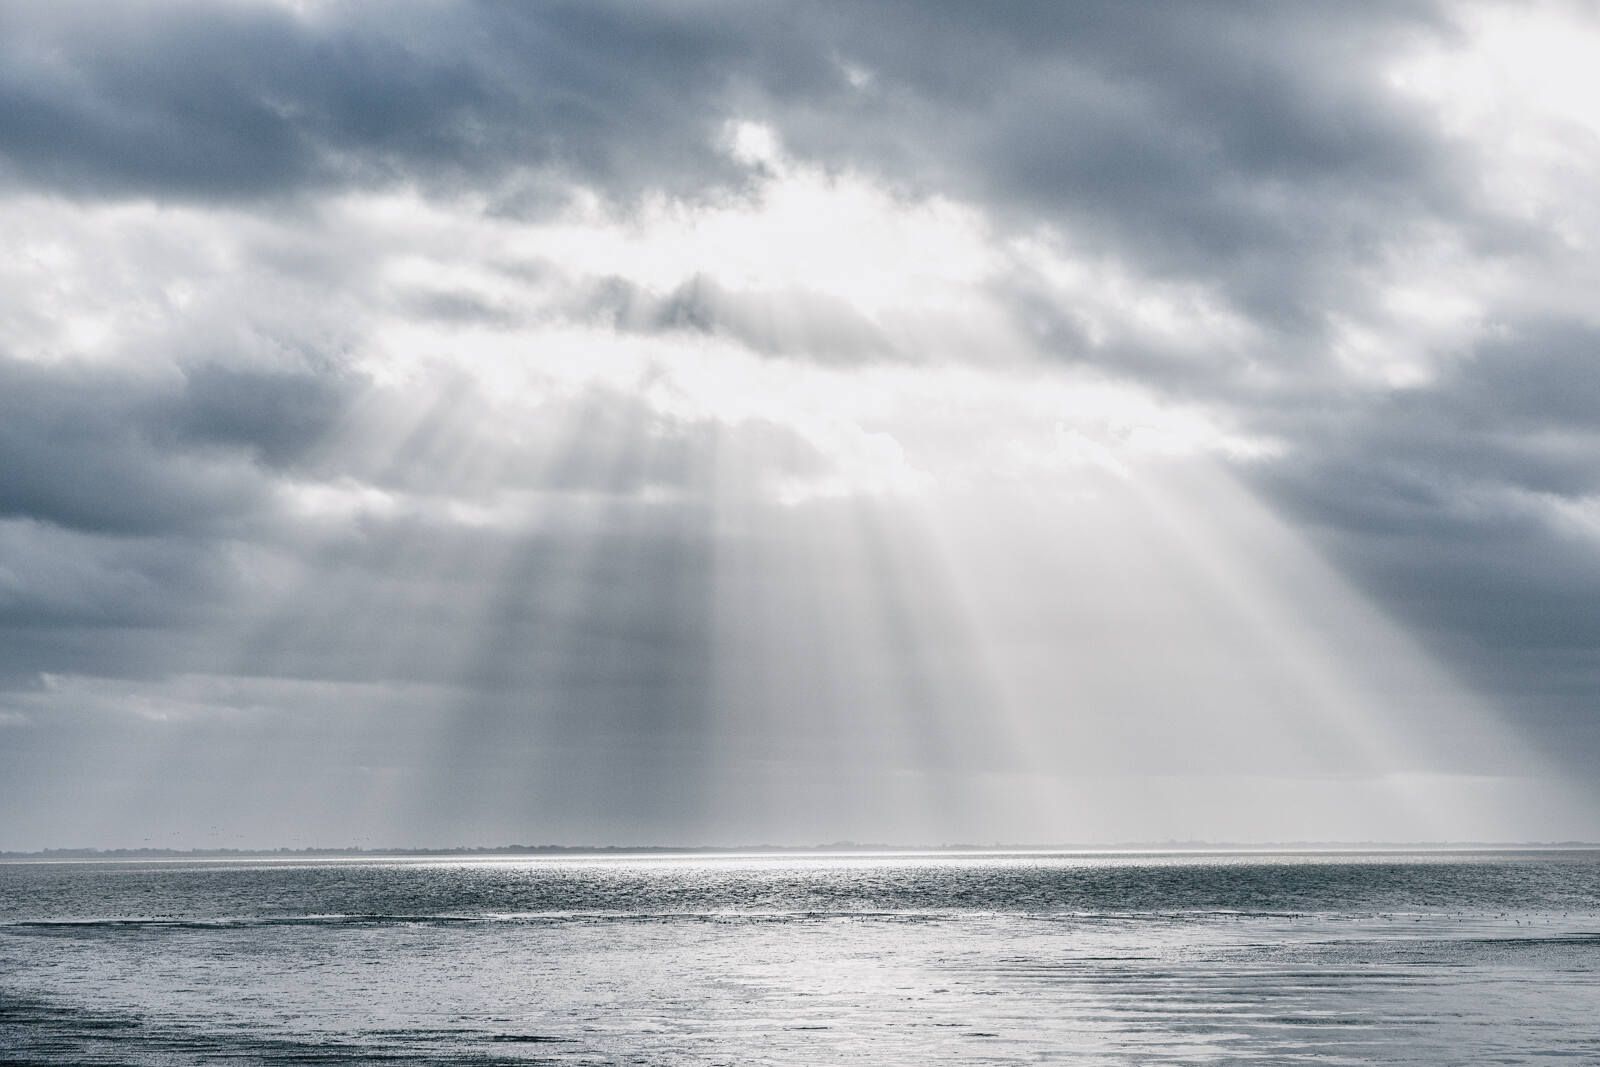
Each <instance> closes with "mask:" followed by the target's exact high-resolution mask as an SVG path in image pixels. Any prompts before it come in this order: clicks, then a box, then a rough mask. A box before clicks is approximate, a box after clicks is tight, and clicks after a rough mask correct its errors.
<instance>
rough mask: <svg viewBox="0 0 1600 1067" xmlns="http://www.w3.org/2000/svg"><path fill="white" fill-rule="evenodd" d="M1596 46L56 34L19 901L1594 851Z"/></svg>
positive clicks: (476, 7) (839, 11)
mask: <svg viewBox="0 0 1600 1067" xmlns="http://www.w3.org/2000/svg"><path fill="white" fill-rule="evenodd" d="M1597 55H1600V13H1597V10H1596V9H1595V8H1594V7H1593V6H1589V5H1564V4H1537V3H1535V4H1492V3H1491V4H1477V3H1449V4H1442V5H1434V4H1426V3H1416V4H1412V3H1393V4H1386V5H1362V6H1359V7H1352V6H1346V5H1329V4H1321V3H1273V4H1256V3H1243V2H1241V3H1207V2H1183V3H1170V4H1169V3H1161V2H1151V3H1144V4H1137V5H1133V4H1123V3H1106V4H1098V3H1074V4H1056V3H1037V4H1035V3H1018V4H1007V5H998V6H996V5H983V4H970V3H949V4H941V3H918V4H905V3H898V2H894V0H882V2H878V3H869V4H855V3H826V2H825V3H818V4H806V5H779V4H775V3H765V2H760V0H758V2H754V3H751V2H737V3H735V2H715V0H690V2H685V3H674V4H664V3H650V2H647V3H626V4H625V3H610V2H607V0H598V2H596V0H584V2H581V3H579V2H571V3H567V2H561V0H556V2H551V3H542V4H537V5H516V4H499V3H472V2H465V0H463V2H446V0H396V2H394V3H386V4H383V5H366V4H354V3H342V2H338V0H326V2H324V0H298V2H268V0H241V2H219V3H209V4H198V3H188V2H171V3H151V2H135V3H128V4H117V5H109V6H108V5H103V4H89V3H79V2H75V0H61V2H53V3H50V4H26V3H20V2H18V3H0V234H3V235H4V239H3V240H0V848H10V849H31V848H40V847H74V846H97V847H118V846H122V847H139V846H158V847H277V846H308V845H318V846H342V845H360V846H364V847H382V846H385V845H404V846H422V845H469V844H482V845H498V844H506V843H515V842H520V843H567V844H579V843H595V844H739V843H744V844H751V843H774V844H814V843H822V842H833V841H841V840H853V841H861V842H883V843H898V844H941V843H995V842H1007V843H1037V844H1044V843H1110V842H1120V841H1144V842H1158V841H1168V840H1212V841H1259V842H1268V841H1308V840H1316V841H1363V840H1390V841H1415V840H1480V841H1481V840H1527V841H1532V840H1562V839H1580V838H1582V839H1589V840H1596V839H1600V791H1597V786H1596V783H1595V780H1594V779H1595V776H1594V774H1593V768H1594V767H1595V766H1597V765H1600V707H1597V703H1600V696H1597V694H1600V610H1596V605H1597V604H1600V304H1596V302H1595V300H1594V298H1593V294H1594V293H1595V292H1596V291H1597V290H1600V201H1597V200H1596V198H1595V197H1594V196H1593V189H1594V188H1595V187H1596V182H1597V179H1600V74H1597V73H1596V71H1597V70H1600V65H1597V64H1596V62H1595V57H1596V56H1597Z"/></svg>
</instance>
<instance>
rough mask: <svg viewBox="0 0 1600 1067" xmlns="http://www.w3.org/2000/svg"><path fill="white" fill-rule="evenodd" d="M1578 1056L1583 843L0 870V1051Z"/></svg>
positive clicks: (1513, 1059)
mask: <svg viewBox="0 0 1600 1067" xmlns="http://www.w3.org/2000/svg"><path fill="white" fill-rule="evenodd" d="M1559 1058H1566V1059H1567V1060H1568V1061H1569V1062H1574V1061H1575V1062H1579V1063H1600V853H1595V852H1520V853H1453V854H1442V853H1423V854H1416V855H1395V854H1374V855H1349V854H1282V855H1259V854H1256V855H1215V854H1206V855H1115V856H1089V855H1006V856H1000V855H961V856H958V855H932V856H903V855H902V856H850V857H815V856H808V857H804V858H795V857H741V858H706V857H679V858H648V859H632V860H628V859H557V860H545V859H538V860H493V861H471V862H458V861H398V862H380V861H373V860H362V861H338V862H315V863H303V862H295V863H285V862H260V863H219V862H182V863H175V862H145V863H118V864H111V863H78V864H67V863H62V864H8V865H0V1061H4V1062H6V1063H18V1064H29V1063H35V1064H39V1063H50V1064H56V1063H70V1064H92V1063H118V1064H164V1065H177V1064H209V1063H217V1062H232V1063H366V1062H398V1063H475V1064H501V1063H519V1064H521V1063H563V1064H587V1063H592V1064H611V1063H647V1064H676V1063H684V1064H762V1063H771V1064H776V1063H785V1064H789V1063H793V1064H801V1063H804V1064H820V1063H863V1064H900V1063H913V1062H919V1061H940V1062H949V1063H963V1064H965V1063H1017V1062H1038V1061H1041V1060H1043V1061H1064V1062H1092V1063H1128V1064H1151V1063H1207V1062H1219V1063H1234V1062H1241V1061H1254V1062H1265V1063H1293V1062H1309V1061H1316V1062H1319V1063H1429V1064H1461V1063H1524V1062H1527V1063H1531V1062H1536V1061H1539V1062H1542V1061H1544V1060H1547V1059H1559Z"/></svg>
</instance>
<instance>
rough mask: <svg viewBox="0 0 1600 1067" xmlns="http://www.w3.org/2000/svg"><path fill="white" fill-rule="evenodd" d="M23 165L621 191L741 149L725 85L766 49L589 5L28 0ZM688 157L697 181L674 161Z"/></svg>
mask: <svg viewBox="0 0 1600 1067" xmlns="http://www.w3.org/2000/svg"><path fill="white" fill-rule="evenodd" d="M6 24H7V25H6V30H7V32H6V34H5V38H6V42H5V44H4V45H0V48H3V49H4V56H5V62H4V63H3V65H0V71H3V74H0V153H3V156H4V160H5V164H6V169H7V170H9V171H10V173H11V177H12V180H13V181H14V182H23V183H29V184H33V185H37V186H43V187H46V188H51V189H55V190H58V191H65V192H74V193H79V194H91V195H92V194H103V195H110V196H125V195H135V196H137V195H151V196H156V197H181V198H188V197H198V198H217V197H224V198H239V197H259V196H273V195H282V194H293V193H295V192H297V191H300V190H303V189H307V188H319V187H329V186H337V185H341V184H346V183H352V182H354V183H362V184H370V183H385V182H401V183H407V182H413V181H422V182H424V183H426V184H430V185H438V184H451V183H456V184H460V183H468V184H477V183H480V182H482V181H484V180H489V181H492V180H493V179H494V177H495V176H496V175H497V174H500V173H502V172H504V170H505V169H506V168H509V167H514V166H527V167H534V168H546V169H548V170H549V171H551V172H552V173H554V174H556V175H558V176H567V177H576V178H579V179H582V180H585V181H589V182H596V183H599V184H601V185H614V186H616V187H617V188H619V189H622V190H637V189H639V188H641V187H646V186H648V187H659V186H661V185H674V184H676V185H677V186H679V187H680V188H685V187H688V188H692V187H693V186H695V185H696V184H698V183H699V182H701V181H702V180H703V179H704V176H705V172H707V171H708V170H710V171H715V170H717V169H718V168H719V167H725V166H726V165H725V164H724V163H722V162H720V157H719V156H718V155H717V154H716V152H715V151H714V146H713V145H711V144H710V143H709V136H710V134H711V133H712V132H714V130H715V123H716V121H718V116H717V114H716V110H717V109H716V108H715V107H713V106H711V105H710V104H709V103H708V98H709V97H711V96H713V95H714V94H716V93H719V92H721V91H722V90H723V89H724V88H725V86H726V83H727V81H728V78H729V77H730V75H731V73H732V68H733V67H734V66H736V65H742V64H743V63H746V62H748V61H749V60H748V59H747V58H745V57H744V52H743V49H742V43H741V42H739V41H738V40H737V39H735V38H733V37H731V36H730V35H729V34H728V33H726V32H724V31H723V30H722V29H721V28H719V20H717V19H714V18H707V19H695V18H693V17H691V14H690V13H687V12H686V13H681V14H679V13H673V12H672V11H670V10H657V9H651V8H628V9H620V8H606V7H603V6H590V5H583V4H571V5H554V6H545V7H540V8H537V9H535V8H519V7H515V6H504V5H445V6H439V5H430V4H419V3H404V4H395V5H386V6H385V7H384V9H383V10H382V12H381V13H380V12H379V11H378V10H377V9H375V8H366V9H359V8H346V7H342V6H335V7H332V8H330V9H329V10H328V11H326V12H319V13H317V14H314V15H312V16H309V17H306V18H297V17H295V16H294V15H292V14H291V13H289V12H286V11H283V10H279V9H274V8H269V7H265V6H255V5H237V6H234V5H229V6H218V5H211V4H203V5H195V4H157V5H128V6H119V7H117V8H114V9H106V8H104V7H102V6H99V5H79V4H64V5H50V6H48V7H42V6H41V7H33V8H15V7H13V8H11V9H9V11H8V13H7V16H6ZM675 173H677V174H679V175H680V176H681V177H682V180H680V181H678V182H673V180H672V177H673V175H674V174H675Z"/></svg>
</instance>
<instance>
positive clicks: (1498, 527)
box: [1250, 321, 1600, 760]
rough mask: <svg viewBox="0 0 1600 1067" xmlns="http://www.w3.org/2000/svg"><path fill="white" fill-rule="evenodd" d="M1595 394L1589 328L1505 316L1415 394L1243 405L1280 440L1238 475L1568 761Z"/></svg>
mask: <svg viewBox="0 0 1600 1067" xmlns="http://www.w3.org/2000/svg"><path fill="white" fill-rule="evenodd" d="M1597 395H1600V332H1597V331H1595V330H1594V329H1593V328H1586V327H1582V326H1578V325H1574V324H1572V323H1570V322H1564V321H1555V322H1551V321H1534V322H1527V323H1522V324H1519V325H1517V326H1514V327H1507V328H1505V329H1503V330H1502V331H1500V333H1499V336H1497V337H1495V338H1494V339H1492V340H1489V341H1486V342H1485V343H1483V344H1482V345H1480V346H1479V347H1478V348H1477V349H1476V350H1475V351H1473V352H1472V353H1471V354H1470V355H1468V356H1465V357H1463V358H1461V359H1460V360H1459V361H1458V362H1455V363H1453V364H1451V365H1449V366H1448V367H1447V369H1446V370H1445V371H1444V372H1443V373H1442V375H1441V376H1440V378H1439V380H1438V381H1436V382H1433V383H1430V384H1429V385H1428V386H1427V387H1425V388H1416V389H1407V390H1402V391H1399V392H1397V393H1394V394H1392V395H1387V396H1384V397H1382V398H1378V399H1372V398H1369V399H1367V400H1365V401H1364V402H1361V401H1356V400H1353V399H1346V400H1344V401H1343V402H1340V401H1338V400H1335V399H1332V398H1329V397H1326V396H1325V397H1322V398H1320V399H1318V398H1310V399H1308V400H1307V401H1306V403H1305V404H1304V405H1300V406H1293V407H1285V408H1284V409H1282V410H1280V411H1277V412H1274V413H1272V414H1267V413H1265V412H1261V413H1258V418H1259V419H1260V420H1261V423H1262V424H1263V425H1265V426H1269V427H1271V428H1272V429H1273V430H1274V431H1276V432H1279V433H1281V434H1283V435H1284V436H1285V437H1286V438H1287V439H1288V440H1290V441H1291V442H1292V451H1291V453H1290V455H1289V456H1287V457H1285V458H1284V459H1283V460H1281V461H1277V462H1273V463H1269V464H1264V465H1260V466H1258V467H1257V468H1255V469H1254V470H1252V471H1251V472H1250V477H1251V479H1252V480H1253V481H1254V482H1255V484H1256V485H1257V486H1258V487H1259V488H1260V489H1261V490H1262V491H1263V492H1265V493H1266V494H1267V495H1268V497H1269V498H1270V499H1272V500H1273V501H1275V502H1276V503H1277V505H1278V506H1279V507H1281V508H1283V509H1284V510H1285V511H1286V512H1287V513H1288V514H1290V515H1292V516H1293V517H1294V518H1295V519H1296V520H1297V522H1298V523H1299V524H1300V526H1301V528H1302V529H1305V530H1307V531H1308V532H1310V533H1311V534H1312V535H1313V537H1314V538H1315V539H1316V540H1318V542H1319V543H1321V544H1322V545H1323V546H1324V547H1325V548H1326V549H1327V550H1328V551H1330V552H1331V553H1332V554H1333V556H1334V558H1335V559H1336V560H1338V561H1339V562H1341V563H1342V564H1343V565H1344V566H1345V567H1346V568H1347V570H1348V572H1349V573H1350V574H1352V575H1353V576H1355V577H1356V578H1357V579H1358V580H1359V581H1360V582H1361V583H1362V584H1363V585H1364V586H1365V587H1366V588H1367V590H1368V592H1369V593H1370V594H1371V595H1372V596H1373V597H1374V598H1375V599H1376V600H1377V601H1378V602H1379V603H1381V604H1383V605H1385V606H1386V608H1387V609H1388V610H1389V611H1390V612H1391V613H1393V614H1394V615H1396V616H1397V617H1399V618H1401V619H1402V620H1404V621H1405V622H1406V623H1407V624H1408V625H1409V626H1410V627H1411V628H1412V629H1413V632H1416V633H1418V634H1420V635H1422V636H1423V637H1424V639H1425V641H1426V642H1427V643H1428V644H1429V645H1430V646H1431V647H1432V648H1433V649H1434V650H1436V651H1439V652H1442V653H1444V654H1445V655H1446V656H1447V657H1448V658H1449V660H1450V661H1451V662H1452V663H1453V664H1454V665H1456V666H1457V668H1458V669H1459V670H1461V671H1462V672H1463V673H1464V674H1465V675H1466V676H1468V677H1470V678H1471V679H1472V680H1473V682H1474V683H1475V685H1476V686H1477V687H1478V688H1479V689H1480V690H1481V691H1483V692H1486V693H1489V694H1492V695H1493V696H1495V697H1496V698H1498V699H1499V701H1500V702H1501V703H1502V704H1503V705H1504V706H1506V707H1511V708H1516V709H1518V713H1519V715H1521V716H1523V717H1525V718H1526V719H1528V720H1532V721H1536V722H1538V725H1539V726H1540V728H1541V730H1542V731H1543V735H1542V739H1543V740H1544V742H1545V743H1546V744H1550V745H1552V746H1554V747H1556V748H1558V749H1559V748H1564V753H1563V754H1564V755H1565V756H1566V757H1567V758H1576V759H1579V760H1582V759H1587V758H1588V757H1587V755H1583V756H1575V755H1574V754H1575V753H1585V754H1586V753H1590V752H1592V751H1594V746H1596V745H1600V718H1597V717H1596V715H1595V714H1594V693H1595V691H1596V685H1597V684H1600V615H1597V613H1596V612H1595V610H1594V605H1595V604H1596V603H1597V602H1600V554H1597V553H1596V551H1595V547H1594V540H1593V538H1594V534H1595V529H1594V527H1593V524H1594V523H1595V521H1596V519H1597V518H1600V517H1597V516H1596V515H1595V514H1594V512H1593V501H1594V499H1595V495H1596V494H1597V493H1600V463H1597V462H1596V457H1600V413H1597V409H1596V406H1595V404H1594V403H1593V399H1592V398H1593V397H1595V396H1597ZM1586 508H1587V509H1588V518H1587V520H1585V519H1584V518H1583V517H1582V516H1583V514H1584V509H1586ZM1585 522H1587V523H1588V524H1589V528H1588V529H1587V530H1586V529H1585V528H1584V526H1585Z"/></svg>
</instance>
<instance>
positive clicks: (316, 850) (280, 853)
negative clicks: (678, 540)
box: [0, 841, 1600, 862]
mask: <svg viewBox="0 0 1600 1067" xmlns="http://www.w3.org/2000/svg"><path fill="white" fill-rule="evenodd" d="M1595 849H1600V843H1597V842H1592V841H1268V842H1244V841H1146V842H1123V843H1116V844H1086V843H1070V844H1050V845H1040V844H1004V845H975V844H950V845H888V844H858V843H856V842H845V841H841V842H834V843H832V844H826V845H499V846H489V847H484V846H457V847H445V848H366V847H360V846H348V847H334V848H322V847H306V848H275V849H274V848H255V849H251V848H192V849H182V848H47V849H37V850H33V851H0V862H14V861H41V860H42V861H52V860H54V861H94V860H99V861H109V862H114V861H118V860H207V859H217V860H264V859H279V860H296V859H319V860H320V859H328V860H339V859H516V858H534V859H536V858H549V857H565V858H573V859H577V858H586V857H591V858H613V859H615V858H622V857H628V856H638V857H661V858H669V857H673V856H708V857H714V856H732V857H738V856H830V855H832V856H838V855H888V856H894V855H905V856H926V855H983V854H992V855H1025V854H1042V855H1074V854H1076V855H1105V854H1129V855H1141V854H1142V855H1162V854H1174V853H1207V852H1214V853H1219V854H1241V853H1245V854H1248V853H1296V852H1304V853H1323V852H1350V853H1374V852H1576V851H1585V850H1595Z"/></svg>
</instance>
